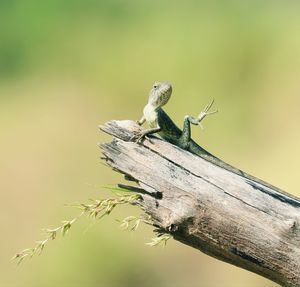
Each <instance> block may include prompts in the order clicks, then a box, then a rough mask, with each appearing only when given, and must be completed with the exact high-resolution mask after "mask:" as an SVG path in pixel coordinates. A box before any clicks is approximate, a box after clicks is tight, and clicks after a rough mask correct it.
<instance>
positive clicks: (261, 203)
mask: <svg viewBox="0 0 300 287" xmlns="http://www.w3.org/2000/svg"><path fill="white" fill-rule="evenodd" d="M100 129H101V130H103V131H104V132H106V133H108V134H110V135H113V136H114V138H113V140H112V142H110V143H105V144H101V149H102V152H103V155H104V158H105V160H106V162H107V163H108V164H109V165H110V166H111V167H112V168H113V169H114V170H117V171H119V172H121V173H123V174H125V175H126V176H127V178H130V179H131V180H135V181H136V182H137V184H138V185H139V188H140V189H137V190H139V191H140V193H141V196H142V201H141V203H140V204H141V205H142V206H143V208H144V209H145V211H146V212H147V213H148V214H150V215H151V216H152V218H153V219H154V220H155V222H156V224H157V225H158V226H159V227H160V228H161V229H162V230H164V231H165V232H168V233H171V234H172V235H173V237H174V239H175V240H178V241H180V242H182V243H184V244H187V245H189V246H192V247H194V248H196V249H198V250H201V251H202V252H204V253H206V254H208V255H210V256H213V257H215V258H217V259H220V260H223V261H225V262H228V263H231V264H234V265H236V266H239V267H241V268H244V269H247V270H249V271H252V272H255V273H257V274H259V275H261V276H264V277H266V278H269V279H270V280H272V281H274V282H276V283H278V284H280V285H282V286H293V287H294V286H300V200H299V199H297V198H295V197H293V196H292V195H289V194H287V193H283V192H280V190H279V189H276V188H274V189H272V188H270V186H269V185H268V186H267V185H263V184H261V183H260V182H256V181H253V180H249V179H246V178H244V177H242V176H240V175H237V174H234V173H232V172H230V171H228V170H226V169H222V168H220V167H218V166H215V165H214V164H212V163H210V162H208V161H206V160H204V159H202V158H200V157H198V156H195V155H193V154H191V153H189V152H187V151H185V150H182V149H180V148H178V147H176V146H174V145H172V144H170V143H167V142H165V141H163V140H161V139H158V138H155V137H153V138H151V141H149V140H147V139H146V140H145V141H144V142H143V144H137V143H134V142H131V141H130V138H131V137H132V136H133V135H134V134H135V133H137V132H138V131H140V129H141V128H140V127H139V126H138V125H137V124H136V123H135V122H133V121H111V122H108V123H106V124H105V125H104V126H101V127H100Z"/></svg>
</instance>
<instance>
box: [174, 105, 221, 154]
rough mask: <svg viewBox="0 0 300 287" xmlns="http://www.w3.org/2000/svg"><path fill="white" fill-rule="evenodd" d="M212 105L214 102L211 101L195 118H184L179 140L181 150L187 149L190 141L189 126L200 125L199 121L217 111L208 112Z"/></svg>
mask: <svg viewBox="0 0 300 287" xmlns="http://www.w3.org/2000/svg"><path fill="white" fill-rule="evenodd" d="M213 103H214V100H212V101H211V102H210V103H209V104H208V105H207V106H206V107H205V108H204V110H203V111H202V112H201V113H200V114H199V116H198V117H197V118H195V117H192V116H185V117H184V121H183V128H182V134H181V137H180V138H179V141H178V142H179V146H180V147H181V148H183V149H186V150H187V149H189V144H190V141H191V124H193V125H200V126H201V121H203V120H204V118H205V117H206V116H208V115H212V114H215V113H217V112H218V111H217V110H215V111H211V112H210V111H209V110H210V108H211V107H212V105H213Z"/></svg>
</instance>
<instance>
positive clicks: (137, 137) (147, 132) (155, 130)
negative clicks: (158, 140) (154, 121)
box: [130, 126, 161, 143]
mask: <svg viewBox="0 0 300 287" xmlns="http://www.w3.org/2000/svg"><path fill="white" fill-rule="evenodd" d="M160 131H161V127H159V126H158V127H156V128H152V129H148V130H144V131H142V132H141V133H139V134H138V135H134V136H132V137H131V138H130V140H131V141H132V140H135V142H136V143H139V142H141V141H142V140H143V139H144V138H146V137H147V136H148V135H151V134H155V133H158V132H160ZM149 140H150V139H149ZM150 141H151V140H150Z"/></svg>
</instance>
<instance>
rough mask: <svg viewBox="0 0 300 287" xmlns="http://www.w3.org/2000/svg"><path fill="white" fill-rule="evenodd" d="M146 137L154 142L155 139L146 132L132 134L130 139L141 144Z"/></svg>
mask: <svg viewBox="0 0 300 287" xmlns="http://www.w3.org/2000/svg"><path fill="white" fill-rule="evenodd" d="M144 139H147V140H148V141H149V142H150V143H153V141H152V140H151V139H150V138H149V137H148V136H147V135H146V134H145V133H144V132H141V133H139V134H136V135H134V136H132V137H131V138H130V139H129V140H130V141H134V142H135V143H137V144H141V143H142V142H143V141H144Z"/></svg>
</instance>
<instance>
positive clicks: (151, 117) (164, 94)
mask: <svg viewBox="0 0 300 287" xmlns="http://www.w3.org/2000/svg"><path fill="white" fill-rule="evenodd" d="M171 94H172V86H171V84H170V83H168V82H162V83H160V82H155V83H154V85H153V88H152V89H151V90H150V94H149V100H148V103H147V105H146V106H145V108H144V111H143V117H142V118H141V120H139V121H138V124H139V125H142V124H143V123H144V122H147V124H148V125H149V127H150V129H147V130H144V131H143V132H142V133H141V134H139V135H138V137H137V142H139V141H140V140H142V139H143V138H144V137H146V136H147V135H150V134H154V133H158V134H159V135H160V136H161V137H162V138H163V139H164V140H166V141H168V142H170V143H172V144H174V145H176V146H178V147H180V148H182V149H184V150H187V151H189V152H191V153H193V154H195V155H197V156H199V157H201V158H203V159H205V160H207V161H209V162H211V163H213V164H215V165H217V166H219V167H221V168H224V169H226V170H228V171H230V172H233V173H235V174H237V175H240V176H243V177H244V178H246V179H248V180H250V181H255V182H256V183H258V184H262V185H264V186H265V187H268V188H272V189H273V192H274V190H277V191H279V192H282V191H281V190H280V189H278V188H276V187H274V186H272V185H270V184H268V183H266V182H264V181H262V180H260V179H258V178H256V177H254V176H251V175H249V174H247V173H245V172H243V171H241V170H239V169H237V168H235V167H233V166H231V165H229V164H227V163H226V162H224V161H222V160H220V159H219V158H217V157H215V156H214V155H212V154H211V153H209V152H208V151H206V150H205V149H204V148H202V147H201V146H199V145H198V144H197V143H196V142H195V141H193V139H192V138H191V124H193V125H199V124H200V122H201V121H202V120H203V119H204V118H205V117H206V116H207V115H210V114H213V113H215V112H217V111H214V112H209V109H210V108H211V106H212V104H213V101H212V102H211V103H210V104H209V105H207V106H206V108H205V109H204V110H203V111H202V112H201V113H200V114H199V116H198V117H197V118H194V117H192V116H185V118H184V123H183V129H182V130H181V129H179V128H178V127H177V126H176V124H175V123H174V122H173V121H172V120H171V118H170V117H169V116H168V115H167V113H166V112H165V111H164V110H163V109H162V106H164V105H165V104H166V103H167V102H168V101H169V99H170V97H171Z"/></svg>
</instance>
